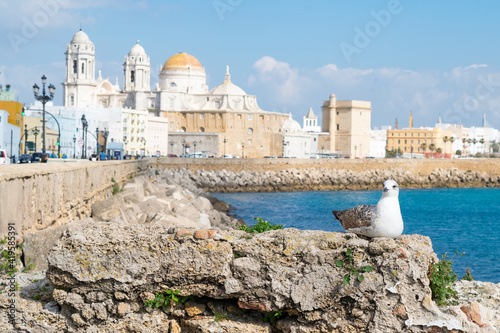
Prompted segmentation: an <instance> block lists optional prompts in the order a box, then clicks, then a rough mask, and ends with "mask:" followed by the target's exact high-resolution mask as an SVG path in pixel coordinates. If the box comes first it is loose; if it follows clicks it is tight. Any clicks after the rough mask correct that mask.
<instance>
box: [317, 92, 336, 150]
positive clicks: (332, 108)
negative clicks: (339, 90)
mask: <svg viewBox="0 0 500 333" xmlns="http://www.w3.org/2000/svg"><path fill="white" fill-rule="evenodd" d="M322 109H323V123H322V129H321V131H322V132H328V133H329V134H330V147H329V148H330V151H331V152H334V151H335V147H336V146H335V135H336V134H337V133H336V132H337V97H336V96H335V94H331V95H330V99H329V100H328V101H324V102H323V107H322Z"/></svg>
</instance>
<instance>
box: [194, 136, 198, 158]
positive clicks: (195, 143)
mask: <svg viewBox="0 0 500 333" xmlns="http://www.w3.org/2000/svg"><path fill="white" fill-rule="evenodd" d="M197 144H198V142H196V140H194V141H193V146H194V152H193V153H194V158H196V145H197Z"/></svg>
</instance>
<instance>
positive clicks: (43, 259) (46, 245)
mask: <svg viewBox="0 0 500 333" xmlns="http://www.w3.org/2000/svg"><path fill="white" fill-rule="evenodd" d="M81 221H83V222H93V219H85V220H81ZM73 223H80V222H73ZM73 223H69V224H65V225H60V226H57V227H50V228H47V229H44V230H39V231H33V232H27V233H25V234H24V243H23V254H24V265H25V267H26V266H28V265H29V264H33V265H35V266H34V268H33V270H35V271H45V270H46V269H47V267H48V265H47V256H48V254H49V251H50V249H51V248H52V247H53V246H54V245H55V243H56V242H57V240H58V239H59V238H60V237H61V235H62V234H63V232H64V231H65V230H66V229H68V228H69V227H70V226H71V225H73Z"/></svg>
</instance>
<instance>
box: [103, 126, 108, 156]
mask: <svg viewBox="0 0 500 333" xmlns="http://www.w3.org/2000/svg"><path fill="white" fill-rule="evenodd" d="M108 136H109V131H108V130H107V129H106V127H104V152H105V153H106V154H107V148H108Z"/></svg>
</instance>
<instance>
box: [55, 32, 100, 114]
mask: <svg viewBox="0 0 500 333" xmlns="http://www.w3.org/2000/svg"><path fill="white" fill-rule="evenodd" d="M65 54H66V75H65V77H64V83H63V93H64V94H63V104H64V106H74V107H86V106H88V105H95V92H96V91H95V90H96V82H95V48H94V43H92V42H91V41H90V39H89V36H87V34H86V33H85V32H83V31H82V30H81V29H80V31H78V32H77V33H76V34H75V35H74V36H73V39H72V40H71V42H70V43H69V44H68V45H67V46H66V53H65Z"/></svg>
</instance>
